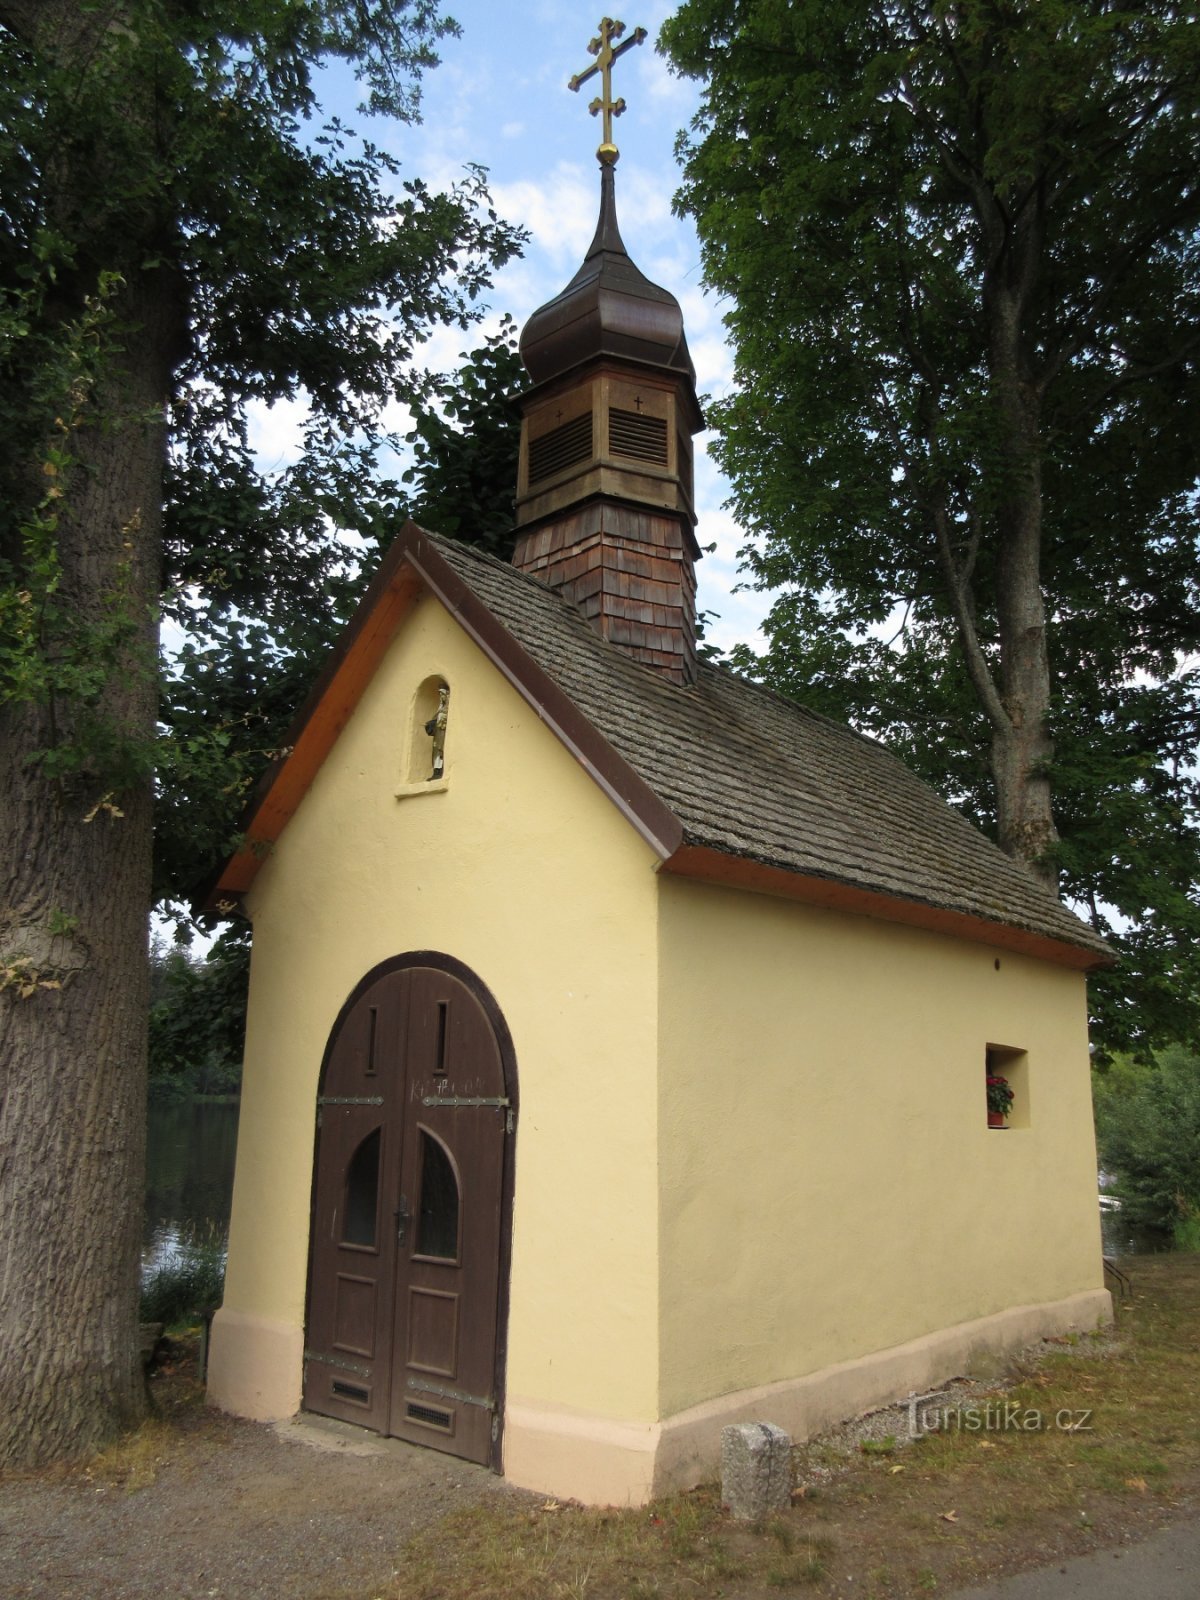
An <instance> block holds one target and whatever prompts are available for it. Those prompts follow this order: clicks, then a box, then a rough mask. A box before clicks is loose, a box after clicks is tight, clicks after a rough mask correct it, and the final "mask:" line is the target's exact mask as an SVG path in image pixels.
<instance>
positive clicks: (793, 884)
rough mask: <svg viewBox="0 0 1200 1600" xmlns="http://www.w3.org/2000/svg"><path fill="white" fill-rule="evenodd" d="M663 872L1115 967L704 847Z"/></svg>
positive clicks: (1037, 939)
mask: <svg viewBox="0 0 1200 1600" xmlns="http://www.w3.org/2000/svg"><path fill="white" fill-rule="evenodd" d="M660 870H661V871H663V872H669V873H671V874H673V875H675V876H677V877H682V878H695V879H699V880H700V881H701V882H704V883H713V884H719V885H722V886H723V887H725V888H730V889H746V890H749V891H750V892H752V893H755V894H770V895H776V896H779V897H782V898H784V899H788V900H798V901H801V902H803V903H804V904H805V905H813V906H821V907H823V908H824V909H826V910H829V911H845V912H848V913H849V914H851V915H853V916H861V917H875V918H876V919H877V920H879V921H881V922H898V923H903V924H905V925H906V926H908V927H913V928H924V929H926V930H927V931H929V932H931V933H944V934H949V935H950V936H951V937H953V938H958V939H969V940H970V941H971V942H972V943H974V944H984V945H990V946H993V947H995V948H996V949H998V950H1011V951H1014V952H1016V953H1019V954H1020V955H1026V956H1033V957H1034V958H1035V959H1037V960H1040V961H1050V962H1053V963H1054V964H1055V965H1057V966H1062V967H1072V968H1074V969H1076V970H1077V971H1083V972H1086V971H1090V970H1092V969H1094V968H1098V967H1107V966H1112V965H1113V964H1114V958H1113V957H1112V956H1111V955H1107V954H1103V953H1101V952H1099V951H1096V950H1091V949H1088V948H1087V947H1086V946H1084V945H1076V944H1070V943H1068V941H1067V940H1065V939H1052V938H1050V937H1049V936H1047V935H1046V934H1039V933H1032V932H1030V931H1029V930H1028V929H1026V928H1018V927H1014V926H1013V925H1012V924H1011V923H1006V922H992V921H990V920H989V919H988V918H986V917H977V916H971V915H970V914H968V913H966V912H962V911H951V910H948V909H946V908H944V907H941V906H932V905H929V904H927V903H926V902H924V901H920V900H905V899H901V898H899V897H897V896H895V895H890V894H884V893H882V892H880V891H878V890H872V889H861V888H858V887H857V886H855V885H853V884H848V883H842V882H840V881H838V880H837V879H833V878H820V877H816V876H814V875H813V874H810V873H801V872H789V871H787V870H786V869H784V868H783V867H772V866H768V865H767V864H766V863H765V862H762V861H752V860H750V859H749V858H748V857H745V856H734V855H727V854H726V853H725V852H723V851H720V850H712V849H709V848H707V847H706V846H704V845H689V844H685V845H681V846H680V848H679V849H678V850H676V851H675V853H674V854H673V855H671V856H669V857H668V858H667V860H666V861H664V862H663V864H662V867H661V869H660Z"/></svg>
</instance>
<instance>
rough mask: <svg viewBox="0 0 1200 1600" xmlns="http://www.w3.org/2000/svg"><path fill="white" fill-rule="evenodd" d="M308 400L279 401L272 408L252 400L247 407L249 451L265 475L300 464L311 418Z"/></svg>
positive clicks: (302, 398)
mask: <svg viewBox="0 0 1200 1600" xmlns="http://www.w3.org/2000/svg"><path fill="white" fill-rule="evenodd" d="M309 409H310V408H309V403H308V400H307V398H306V397H299V398H297V399H295V400H278V401H276V403H275V404H274V405H273V406H268V405H264V404H263V403H262V401H260V400H252V401H251V402H250V404H249V406H248V407H247V416H248V418H249V430H248V437H249V441H250V448H251V449H252V450H253V451H254V454H255V456H256V457H257V458H258V464H259V466H260V468H261V469H262V470H263V471H264V472H278V471H280V470H281V469H282V468H283V467H289V466H291V465H292V463H293V462H295V461H298V460H299V459H300V456H301V455H302V453H303V450H304V425H305V422H306V421H307V419H308V414H309Z"/></svg>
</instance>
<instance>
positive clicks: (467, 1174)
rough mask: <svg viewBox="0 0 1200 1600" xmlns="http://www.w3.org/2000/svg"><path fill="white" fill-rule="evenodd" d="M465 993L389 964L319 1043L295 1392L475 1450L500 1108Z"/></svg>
mask: <svg viewBox="0 0 1200 1600" xmlns="http://www.w3.org/2000/svg"><path fill="white" fill-rule="evenodd" d="M505 1085H506V1079H505V1070H504V1060H503V1057H502V1053H501V1047H500V1042H499V1039H498V1037H497V1034H496V1031H495V1029H494V1027H493V1025H492V1022H491V1021H490V1019H489V1016H488V1013H487V1011H486V1010H485V1008H484V1006H483V1004H482V1003H481V1001H480V999H479V998H477V996H476V995H475V994H474V993H472V991H471V988H470V987H469V986H468V984H467V983H466V982H464V981H463V980H462V979H461V978H459V977H457V976H455V975H454V974H453V973H451V972H450V971H446V970H442V969H441V968H438V967H432V966H431V967H426V966H423V965H419V964H413V965H398V966H397V967H395V968H394V969H393V970H390V971H388V972H385V973H384V974H383V975H382V976H381V977H380V978H379V979H378V981H376V982H373V983H368V984H367V985H366V986H365V987H364V989H363V990H362V992H361V993H360V994H359V995H358V996H357V998H356V999H355V1000H354V1001H353V1003H352V1004H351V1005H350V1006H349V1007H348V1008H347V1010H346V1011H345V1012H344V1013H343V1015H342V1017H341V1019H340V1020H339V1023H338V1025H337V1026H336V1027H335V1030H334V1035H333V1037H332V1039H331V1041H330V1047H329V1050H328V1052H327V1057H326V1069H325V1073H324V1079H323V1086H322V1094H321V1105H320V1108H319V1114H320V1132H319V1142H318V1153H317V1168H316V1180H315V1184H314V1207H313V1246H312V1258H311V1275H310V1286H309V1316H308V1338H307V1348H306V1352H305V1355H306V1361H305V1385H304V1404H305V1406H306V1407H307V1408H308V1409H309V1410H313V1411H319V1412H322V1413H324V1414H326V1415H331V1416H337V1417H342V1418H344V1419H345V1420H347V1421H355V1422H360V1423H362V1424H363V1425H365V1426H367V1427H371V1428H375V1429H377V1430H378V1431H380V1432H384V1433H389V1434H393V1435H395V1436H396V1437H399V1438H404V1439H409V1440H411V1441H412V1442H413V1443H417V1444H430V1445H433V1446H434V1447H435V1448H438V1449H443V1450H449V1451H451V1452H453V1453H454V1454H456V1455H461V1456H465V1457H466V1458H468V1459H470V1460H474V1461H480V1462H485V1463H486V1462H487V1461H489V1460H490V1459H491V1458H492V1454H493V1448H492V1447H493V1442H494V1440H495V1437H496V1426H497V1425H498V1421H499V1406H500V1401H501V1396H500V1395H499V1393H498V1392H497V1340H498V1333H499V1331H500V1329H499V1307H500V1298H501V1287H502V1281H501V1269H500V1263H501V1255H502V1245H503V1221H504V1216H505V1205H504V1194H505V1172H506V1161H507V1159H508V1157H509V1152H510V1150H511V1136H512V1131H513V1117H512V1112H513V1108H512V1106H511V1105H510V1103H509V1098H508V1096H507V1094H506V1086H505Z"/></svg>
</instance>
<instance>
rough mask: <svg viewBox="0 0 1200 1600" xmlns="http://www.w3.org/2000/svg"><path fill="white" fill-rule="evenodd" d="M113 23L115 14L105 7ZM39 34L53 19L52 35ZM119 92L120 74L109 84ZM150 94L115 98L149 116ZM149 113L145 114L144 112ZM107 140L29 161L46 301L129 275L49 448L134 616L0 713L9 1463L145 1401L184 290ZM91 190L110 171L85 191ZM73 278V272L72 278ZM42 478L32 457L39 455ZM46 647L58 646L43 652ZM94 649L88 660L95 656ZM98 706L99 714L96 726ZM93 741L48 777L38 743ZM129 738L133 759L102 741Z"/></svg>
mask: <svg viewBox="0 0 1200 1600" xmlns="http://www.w3.org/2000/svg"><path fill="white" fill-rule="evenodd" d="M3 17H4V20H5V21H6V22H8V23H9V25H10V26H13V27H18V26H19V25H20V24H21V23H22V22H23V21H26V20H28V19H32V20H30V21H29V32H28V34H27V35H26V36H25V37H26V39H27V42H28V43H29V44H30V45H31V47H35V48H41V47H44V48H45V50H46V51H47V53H48V54H50V55H53V56H54V57H55V59H57V60H58V61H59V62H62V61H64V60H65V61H67V62H68V63H69V64H73V63H75V62H76V61H77V62H79V63H80V64H81V68H80V70H81V78H82V74H83V71H84V70H85V69H86V67H87V66H89V65H90V63H91V62H92V61H93V60H94V59H95V58H96V57H97V55H98V54H99V53H100V51H101V50H102V48H103V44H104V33H103V30H104V29H105V28H106V27H107V26H108V24H109V23H110V22H111V21H112V16H111V14H108V15H107V16H106V17H99V16H98V15H97V14H96V13H95V12H91V11H88V10H86V9H85V8H82V7H79V6H77V5H73V4H65V5H57V6H41V7H24V6H21V5H13V4H10V3H9V0H5V3H4V6H3ZM114 26H115V25H114ZM43 30H44V31H43ZM109 92H112V91H111V90H110V91H109ZM152 92H153V91H152V88H150V87H148V88H147V90H146V96H145V98H144V100H143V103H142V104H141V105H140V106H139V105H137V104H136V102H135V101H134V100H132V99H131V101H130V103H129V111H128V115H129V116H130V117H133V116H136V115H137V114H138V113H139V112H141V113H142V114H143V115H145V113H146V109H147V105H148V104H149V99H150V96H151V95H152ZM147 120H148V119H147ZM108 159H109V157H108V155H107V153H106V152H105V151H104V150H102V149H96V150H87V149H85V150H80V149H79V148H76V149H74V150H70V151H65V152H64V153H63V156H62V159H61V162H60V164H59V166H58V168H57V170H53V171H50V170H47V171H45V172H44V173H43V179H44V187H45V192H46V194H47V195H48V199H47V215H48V216H49V217H50V219H51V221H52V223H53V224H54V225H57V226H59V227H60V228H61V229H62V230H63V231H64V232H67V235H68V237H72V238H74V239H75V240H76V246H77V248H76V256H75V262H74V271H73V272H72V273H70V274H64V275H62V277H61V279H60V281H59V284H58V292H59V293H60V295H61V304H60V305H59V306H58V308H57V313H55V312H54V310H53V309H52V311H51V316H52V317H53V316H54V315H55V314H57V315H61V316H62V317H63V318H64V319H69V318H71V317H72V316H76V315H78V313H79V310H80V308H81V306H82V305H83V304H84V299H85V297H86V296H89V295H92V296H94V295H95V293H96V291H97V286H98V283H99V273H100V271H101V270H102V269H107V270H110V271H114V270H115V271H117V272H120V273H121V274H122V275H123V281H124V287H123V288H122V289H121V290H120V291H119V293H118V296H117V299H116V300H115V302H114V303H113V309H114V310H115V311H116V313H117V316H118V319H119V324H120V331H119V332H118V333H117V334H116V336H115V338H114V340H113V348H112V350H111V351H110V352H109V353H107V354H106V356H105V357H104V366H103V378H102V379H101V381H99V382H98V384H97V385H96V387H95V389H94V390H93V391H92V395H91V402H90V404H89V405H88V406H87V410H86V416H87V419H88V420H87V421H86V422H85V423H83V424H82V425H80V426H78V427H75V428H73V429H72V430H70V431H69V432H68V433H67V434H66V435H65V436H60V442H61V443H62V445H63V448H65V450H66V452H67V454H68V455H69V457H70V458H71V461H72V465H71V467H70V468H69V470H68V471H66V472H65V473H63V475H62V477H61V479H58V480H55V481H56V482H60V483H61V487H62V489H63V495H62V499H61V500H60V501H59V506H60V508H61V510H60V515H59V521H58V529H57V546H58V556H59V560H60V562H61V570H62V583H61V589H60V594H61V596H62V597H63V598H64V599H65V602H66V603H67V604H68V605H69V606H70V608H71V617H72V621H77V623H78V629H79V633H78V638H79V639H80V640H83V641H88V640H89V639H91V638H93V637H96V636H97V635H96V634H95V633H94V632H93V630H96V629H97V628H103V627H104V625H105V624H106V622H109V621H111V619H112V615H113V605H114V601H113V596H114V595H118V594H119V595H121V596H122V598H121V599H120V601H119V602H118V604H119V605H120V607H122V608H123V610H124V612H125V614H126V615H127V617H128V619H129V620H130V622H131V624H132V629H133V633H132V642H131V643H130V644H129V645H128V646H127V647H126V648H124V649H123V651H122V655H121V659H120V660H119V661H118V662H117V664H116V666H115V668H113V669H112V670H111V671H110V672H109V674H108V677H107V680H106V681H105V682H104V684H103V687H102V689H101V692H100V696H99V701H98V703H97V704H96V705H95V707H94V708H93V709H94V712H95V714H96V715H95V717H93V718H92V719H91V721H90V723H89V721H88V719H87V718H85V717H83V716H82V715H81V713H80V702H79V701H78V699H73V698H72V696H71V695H70V694H69V693H63V692H60V693H59V694H57V696H45V695H43V696H41V697H40V698H38V699H37V700H36V701H25V702H24V703H14V702H10V703H9V704H8V705H6V706H3V707H0V1214H2V1215H3V1218H4V1224H3V1230H2V1231H0V1465H5V1466H9V1467H12V1466H30V1465H36V1464H38V1463H41V1462H46V1461H49V1460H52V1459H55V1458H62V1457H79V1456H81V1455H86V1454H88V1453H90V1452H91V1451H93V1450H95V1449H96V1448H97V1447H98V1446H100V1445H101V1444H102V1443H104V1442H105V1441H106V1440H107V1439H109V1438H111V1437H112V1435H113V1434H114V1433H115V1432H116V1431H117V1430H118V1429H119V1428H120V1427H121V1426H123V1425H125V1424H127V1423H129V1422H131V1421H133V1420H135V1419H137V1418H138V1417H140V1416H141V1415H142V1413H143V1411H144V1408H145V1399H146V1396H145V1385H144V1381H143V1377H142V1371H141V1360H140V1348H139V1346H140V1341H139V1337H138V1326H137V1299H138V1278H139V1264H140V1247H141V1227H142V1212H143V1206H144V1169H145V1155H144V1151H145V1105H146V1031H147V1011H148V997H149V973H148V959H147V922H148V911H149V906H150V889H151V784H150V779H149V776H148V773H149V755H150V751H151V749H152V742H153V738H154V732H155V713H156V700H157V694H156V670H155V654H156V650H155V646H156V632H157V630H156V625H155V623H154V621H153V617H154V612H155V607H156V605H157V602H158V593H159V569H160V543H161V520H162V482H163V466H164V452H165V439H166V434H165V406H166V402H167V399H168V397H169V392H170V377H171V366H172V360H173V358H174V356H175V355H176V354H177V353H178V351H179V348H180V342H179V333H178V329H179V325H180V301H179V290H178V286H177V284H175V283H174V282H173V279H172V275H171V274H170V272H169V271H166V270H162V269H159V270H154V269H153V268H147V267H145V266H144V263H145V262H146V261H147V260H148V259H150V258H152V257H154V256H156V255H157V256H159V257H161V255H162V253H163V252H162V250H161V248H159V247H158V246H159V243H160V241H159V240H157V239H154V240H153V245H154V246H155V248H148V243H149V242H150V239H151V232H152V230H154V231H157V229H158V222H157V219H154V218H149V219H148V218H147V216H146V214H145V212H143V215H141V216H138V217H135V218H132V219H131V220H130V224H129V226H128V228H127V229H125V230H124V238H123V240H122V243H123V248H122V249H119V250H116V251H114V250H113V249H112V239H111V237H110V238H109V239H108V240H107V241H104V242H102V243H99V244H97V245H96V249H98V250H103V251H104V252H105V254H104V256H103V259H99V258H98V257H97V255H96V254H95V251H94V250H93V249H92V246H93V244H95V243H96V242H95V241H94V240H92V239H91V238H90V237H89V235H88V233H87V230H86V227H84V226H82V225H81V226H79V227H78V228H77V229H76V231H75V232H74V233H72V232H71V231H70V230H71V226H72V224H73V223H77V222H78V219H79V218H80V217H84V218H86V216H87V210H88V207H87V197H88V195H89V193H96V192H100V193H107V192H108V191H109V189H110V188H111V178H112V174H111V173H110V172H109V171H107V170H106V165H105V163H106V161H107V160H108ZM97 186H107V187H106V188H100V189H98V188H97ZM68 279H69V281H68ZM31 469H32V470H33V471H34V472H35V473H36V474H38V475H39V481H40V482H41V483H42V485H43V486H44V485H45V484H46V482H47V479H46V477H44V476H41V474H42V472H43V462H42V461H41V460H37V461H34V462H31ZM52 648H53V647H52ZM92 664H93V665H95V664H96V662H95V660H93V663H92ZM97 724H98V727H99V732H98V731H97ZM72 741H80V742H82V743H83V744H85V745H86V746H87V748H89V749H90V750H91V752H92V754H91V756H90V758H89V759H87V760H85V761H84V762H83V764H82V766H81V767H80V768H79V769H78V770H71V771H68V772H66V773H63V774H62V775H60V776H58V777H55V776H52V775H50V774H48V773H47V772H46V771H45V770H44V769H43V767H42V765H41V764H40V763H39V762H38V760H37V759H36V758H37V756H38V755H39V753H41V752H45V751H47V750H54V749H55V748H59V749H60V750H61V748H62V747H63V744H64V742H68V743H69V742H72ZM114 748H115V749H117V750H118V751H120V750H124V751H125V752H126V753H128V751H130V750H132V751H134V752H135V753H140V756H141V758H142V766H141V769H140V770H141V771H142V772H144V773H146V774H147V775H146V776H144V777H142V778H138V777H137V776H136V775H134V776H131V770H133V769H131V768H130V767H129V766H128V764H126V765H125V766H124V767H122V766H121V765H120V763H119V762H118V763H116V764H114V762H113V750H114Z"/></svg>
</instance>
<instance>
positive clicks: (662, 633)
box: [513, 164, 703, 684]
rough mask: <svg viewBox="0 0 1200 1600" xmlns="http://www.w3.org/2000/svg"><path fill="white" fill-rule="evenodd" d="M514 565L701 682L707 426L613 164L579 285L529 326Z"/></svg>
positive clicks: (642, 653) (646, 655)
mask: <svg viewBox="0 0 1200 1600" xmlns="http://www.w3.org/2000/svg"><path fill="white" fill-rule="evenodd" d="M521 355H522V357H523V359H524V361H525V366H526V368H527V370H528V372H529V375H530V377H531V378H532V379H533V387H532V388H530V389H529V390H527V391H526V393H525V394H524V395H523V396H522V397H521V401H520V404H521V411H522V422H521V459H520V466H519V469H518V481H517V518H516V520H517V527H518V529H519V530H520V531H519V537H518V539H517V544H516V549H515V552H514V555H513V565H514V566H516V567H518V568H519V569H520V570H521V571H522V572H528V573H531V574H532V575H533V576H534V577H537V578H539V579H541V581H542V582H543V583H545V584H547V585H548V586H549V587H550V588H552V589H559V590H561V591H562V592H563V593H564V594H565V595H566V596H567V598H568V599H570V600H573V601H574V602H575V604H576V605H578V606H579V608H580V610H581V611H582V612H583V614H584V616H585V617H587V619H588V621H589V622H590V623H591V624H592V626H593V627H594V628H595V629H596V631H597V632H598V633H599V634H600V635H601V636H602V637H603V638H605V639H608V640H610V641H611V642H612V643H613V644H616V645H619V646H620V647H621V649H623V650H624V651H626V652H627V653H628V654H629V655H631V656H632V657H633V658H634V660H636V661H640V662H642V663H643V664H644V665H646V666H650V667H654V668H656V669H657V670H658V671H659V672H661V673H662V674H663V675H664V676H665V677H667V678H668V679H669V680H670V681H671V682H673V683H678V684H689V683H692V682H694V681H695V674H696V578H695V562H696V561H697V559H698V558H699V553H700V552H699V549H698V547H697V545H696V539H695V535H694V534H693V532H692V529H693V526H694V524H695V521H696V515H695V509H694V494H693V486H692V470H693V469H692V435H693V434H695V433H697V432H699V430H700V429H701V427H702V426H703V417H702V416H701V412H700V406H699V403H698V402H697V399H696V388H695V383H696V374H695V369H694V368H693V366H692V361H691V357H690V356H689V354H688V348H687V341H686V340H685V338H684V333H683V314H682V312H681V311H680V309H679V305H678V303H677V301H676V300H675V299H674V297H673V296H672V295H670V294H668V293H667V291H666V290H665V289H660V288H659V287H658V285H657V284H653V283H651V282H650V281H649V279H648V278H646V277H644V276H643V275H642V273H641V272H639V271H638V269H637V267H636V266H635V265H634V264H633V262H632V261H631V260H630V258H629V255H628V252H627V251H626V249H625V246H624V243H623V242H622V240H621V234H620V230H619V228H618V226H617V211H616V198H615V188H614V175H613V167H612V165H611V164H607V165H604V166H602V167H601V191H600V219H599V222H598V223H597V226H596V234H595V237H594V239H593V240H592V243H591V246H590V248H589V249H588V253H587V255H586V257H585V258H584V262H583V265H582V266H581V267H580V269H579V271H578V272H577V273H576V274H575V276H574V278H572V280H571V282H570V283H569V284H568V285H567V287H566V288H565V289H564V290H563V291H562V293H561V294H559V295H557V296H556V297H555V298H554V299H553V300H551V301H550V302H549V303H548V304H547V305H544V306H543V307H542V308H541V309H540V310H539V311H535V312H534V314H533V316H532V317H531V318H530V319H529V321H528V322H527V323H526V325H525V329H524V332H523V333H522V336H521Z"/></svg>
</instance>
